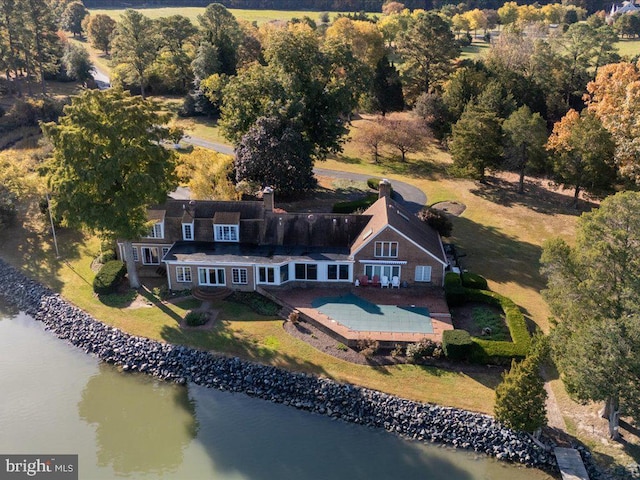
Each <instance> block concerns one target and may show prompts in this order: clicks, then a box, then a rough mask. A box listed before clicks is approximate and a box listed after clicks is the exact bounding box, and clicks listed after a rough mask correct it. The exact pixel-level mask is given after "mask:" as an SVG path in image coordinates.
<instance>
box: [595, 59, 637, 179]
mask: <svg viewBox="0 0 640 480" xmlns="http://www.w3.org/2000/svg"><path fill="white" fill-rule="evenodd" d="M587 91H588V92H589V93H588V95H585V100H586V101H587V106H588V109H589V111H590V112H592V113H593V114H594V115H595V116H597V117H598V118H599V119H600V121H601V122H602V125H604V127H605V128H606V129H607V130H608V131H609V133H611V136H612V137H613V139H614V141H615V143H616V150H615V160H616V164H617V165H618V168H619V169H620V174H621V175H622V176H623V177H624V178H625V179H628V180H630V181H632V182H633V183H635V184H640V144H639V143H638V140H637V139H638V138H639V137H640V125H639V124H638V122H637V119H638V117H639V116H640V68H638V66H637V65H634V64H632V63H627V62H622V63H613V64H610V65H605V66H604V67H601V68H600V69H599V70H598V75H597V76H596V79H595V80H594V81H592V82H589V84H588V85H587Z"/></svg>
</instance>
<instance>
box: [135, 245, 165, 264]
mask: <svg viewBox="0 0 640 480" xmlns="http://www.w3.org/2000/svg"><path fill="white" fill-rule="evenodd" d="M154 248H155V249H156V251H157V256H158V263H152V262H147V261H145V255H144V251H145V249H147V250H152V249H154ZM140 253H141V256H142V264H143V265H160V261H161V260H162V257H161V255H160V247H140Z"/></svg>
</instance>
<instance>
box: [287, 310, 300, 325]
mask: <svg viewBox="0 0 640 480" xmlns="http://www.w3.org/2000/svg"><path fill="white" fill-rule="evenodd" d="M299 320H300V312H298V311H297V310H294V311H293V312H291V313H290V314H289V321H290V322H291V323H298V321H299Z"/></svg>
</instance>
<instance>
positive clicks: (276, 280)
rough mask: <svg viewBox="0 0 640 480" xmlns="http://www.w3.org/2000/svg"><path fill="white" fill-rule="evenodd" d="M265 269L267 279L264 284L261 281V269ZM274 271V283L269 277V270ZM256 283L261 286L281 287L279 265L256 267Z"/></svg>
mask: <svg viewBox="0 0 640 480" xmlns="http://www.w3.org/2000/svg"><path fill="white" fill-rule="evenodd" d="M261 268H264V269H265V278H266V280H265V281H264V282H262V281H260V269H261ZM269 268H270V269H272V270H273V282H270V281H269V275H268V274H267V270H268V269H269ZM255 275H256V283H257V284H259V285H279V284H280V266H279V265H257V266H256V271H255Z"/></svg>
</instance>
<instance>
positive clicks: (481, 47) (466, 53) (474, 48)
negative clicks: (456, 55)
mask: <svg viewBox="0 0 640 480" xmlns="http://www.w3.org/2000/svg"><path fill="white" fill-rule="evenodd" d="M489 46H490V44H489V43H487V42H485V41H484V40H474V41H473V42H472V43H471V45H469V46H468V47H463V48H462V54H461V55H460V59H461V60H475V59H476V58H478V57H481V56H482V55H484V54H485V53H486V52H488V51H489Z"/></svg>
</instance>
